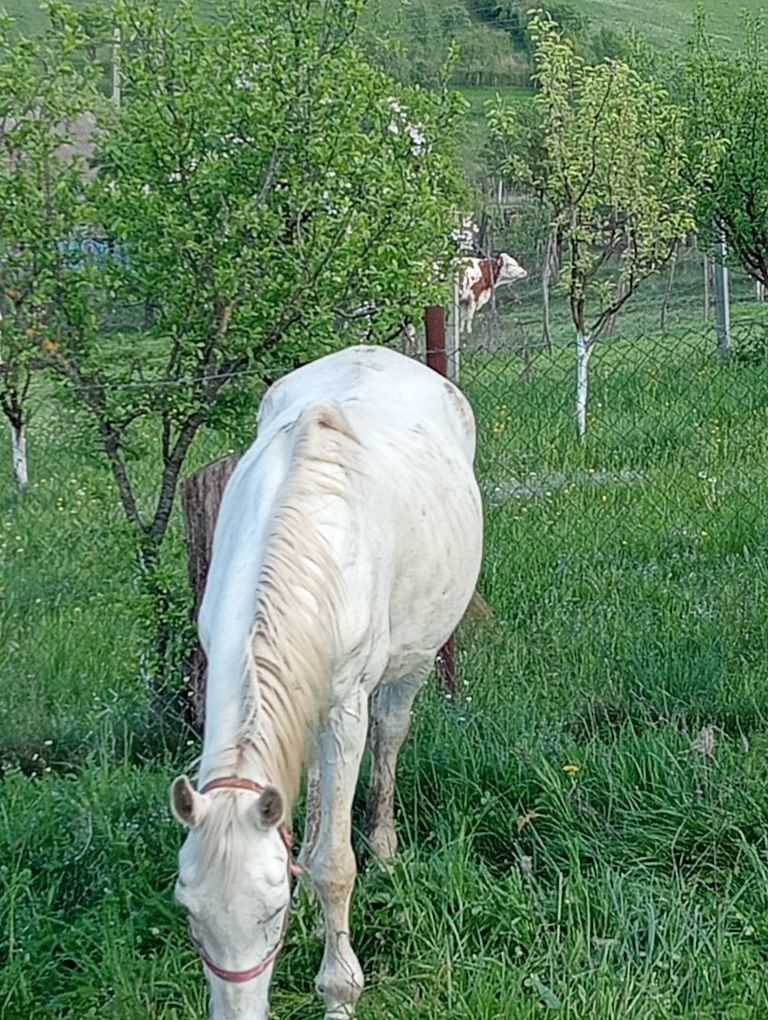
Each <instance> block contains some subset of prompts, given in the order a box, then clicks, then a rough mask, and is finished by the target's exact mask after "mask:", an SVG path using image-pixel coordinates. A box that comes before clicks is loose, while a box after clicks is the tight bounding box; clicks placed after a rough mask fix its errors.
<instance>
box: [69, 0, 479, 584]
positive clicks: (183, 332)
mask: <svg viewBox="0 0 768 1020" xmlns="http://www.w3.org/2000/svg"><path fill="white" fill-rule="evenodd" d="M359 6H360V5H359V3H358V2H357V0H330V2H329V3H327V4H323V5H322V6H320V5H316V4H313V3H311V2H309V0H290V2H288V3H285V4H282V5H280V6H279V9H278V7H277V6H276V5H269V4H252V3H250V2H246V0H227V2H226V3H224V4H222V9H221V10H220V14H221V17H220V18H219V19H218V20H217V21H216V22H215V23H208V22H205V21H203V20H201V19H200V18H199V17H198V16H197V15H196V14H195V12H194V10H193V7H192V4H191V3H185V4H180V5H176V6H175V8H174V9H173V10H172V11H170V12H165V11H163V10H161V9H160V8H159V6H158V5H156V4H154V3H151V2H144V0H116V2H115V3H114V5H113V6H112V8H111V11H110V13H111V17H112V21H113V24H114V25H115V26H116V27H118V28H119V30H120V33H121V38H122V40H123V43H124V45H123V47H122V52H121V70H122V94H123V105H122V106H121V107H120V108H119V109H118V108H112V109H111V111H109V112H107V111H104V112H103V113H102V115H101V117H102V120H101V124H100V127H101V128H102V134H101V137H100V141H99V149H98V173H97V174H96V175H95V177H94V178H93V180H92V181H91V182H90V185H89V189H88V192H89V193H88V206H87V209H84V210H83V213H82V215H83V217H84V218H85V219H86V220H87V221H88V222H89V223H91V224H93V225H95V227H96V228H97V229H98V230H99V231H100V232H102V233H104V234H105V235H107V236H109V238H110V239H111V241H112V243H113V246H114V251H115V253H116V254H115V257H113V258H110V259H100V260H94V261H93V262H91V263H89V264H88V265H86V266H81V267H80V280H79V285H78V286H77V287H73V286H67V287H61V288H59V290H58V291H57V294H56V304H55V319H56V336H57V350H56V352H55V353H54V354H52V355H51V356H50V358H49V360H50V363H51V364H53V365H54V367H55V368H57V369H58V371H59V372H60V373H61V375H62V376H63V377H64V378H65V379H66V380H67V382H68V383H69V385H70V388H71V391H72V392H73V393H74V395H75V396H76V397H77V399H78V400H79V401H80V402H81V404H82V405H83V406H84V407H85V408H86V409H87V410H88V412H89V413H90V415H91V418H92V420H93V421H94V423H95V425H96V427H97V429H98V433H99V435H100V437H101V442H102V446H103V449H104V451H105V453H106V455H107V457H108V459H109V463H110V465H111V468H112V472H113V475H114V479H115V482H116V485H117V488H118V491H119V494H120V499H121V503H122V507H123V510H124V513H125V516H126V518H127V520H128V521H129V522H130V523H131V525H132V526H133V527H134V529H135V531H136V534H137V536H138V538H139V540H140V545H141V549H142V558H143V562H144V563H145V565H150V564H152V563H153V562H154V561H155V559H156V555H157V551H158V549H159V547H160V544H161V542H162V540H163V537H164V535H165V533H166V530H167V528H168V524H169V521H170V518H171V512H172V508H173V503H174V496H175V492H176V487H177V483H178V479H179V476H180V472H181V469H182V466H183V464H184V462H185V459H186V457H187V455H188V453H189V450H190V448H191V446H192V444H193V442H194V439H195V437H196V436H197V434H198V433H199V431H200V429H201V428H203V427H205V426H208V425H217V424H222V423H223V422H226V421H232V419H233V417H235V418H237V419H238V420H239V421H240V423H241V426H242V427H243V428H244V429H246V426H245V420H244V419H247V421H248V427H247V431H248V432H250V427H249V426H250V421H251V416H250V410H249V409H250V408H252V406H253V399H254V396H256V395H258V393H259V390H260V386H261V384H262V383H263V382H264V381H265V380H268V379H270V378H274V377H275V376H276V375H278V374H280V373H281V372H283V371H284V370H286V369H288V368H290V367H292V366H293V365H294V364H297V363H299V362H301V361H303V360H305V359H307V358H309V357H312V356H316V355H318V354H320V353H321V352H323V351H325V350H329V349H331V348H333V347H334V346H338V345H339V344H340V343H341V342H342V341H341V339H340V337H339V335H338V333H337V332H336V331H335V323H336V322H337V320H338V316H339V313H340V312H343V311H344V310H345V309H348V308H349V307H350V306H351V305H354V304H359V303H360V302H361V300H365V301H370V302H373V303H374V304H375V305H376V306H377V308H378V309H379V314H378V316H377V319H376V323H375V336H378V337H379V338H382V337H384V336H386V335H388V334H391V333H392V332H393V330H394V329H395V328H396V326H397V325H398V324H399V323H400V321H401V320H402V317H403V316H404V315H406V314H408V313H412V314H415V313H416V312H417V310H418V309H419V308H420V307H421V306H422V305H423V303H424V302H425V301H426V300H428V299H429V298H430V297H435V296H436V294H437V293H438V292H439V291H438V289H437V288H436V285H435V283H434V282H433V272H432V266H433V261H434V260H435V259H437V260H439V259H441V258H444V259H447V258H449V257H450V254H451V241H450V234H451V228H452V226H453V223H454V222H455V210H456V208H457V203H458V201H459V198H460V195H461V182H460V177H459V174H458V171H457V169H456V162H455V158H454V152H453V134H454V124H455V120H456V116H457V112H458V106H457V103H456V101H455V100H454V99H453V98H452V97H451V96H450V94H449V93H448V92H447V91H446V90H442V91H436V92H430V93H428V92H425V91H423V90H409V89H405V88H403V87H399V86H397V85H396V84H395V83H394V82H393V81H392V80H391V79H390V78H389V77H388V76H387V75H386V74H385V73H384V72H382V71H380V70H378V69H376V68H374V67H373V66H371V65H370V64H369V63H368V62H367V61H366V60H365V59H364V57H363V56H362V54H361V53H360V51H359V50H358V48H357V47H356V45H355V44H354V42H353V35H354V31H355V19H356V15H357V13H358V10H359ZM147 308H149V309H150V310H151V315H149V316H145V317H144V319H143V320H142V318H141V316H140V315H139V312H140V311H143V310H145V309H147ZM147 442H152V443H154V444H155V445H156V448H157V450H158V454H159V456H158V468H157V476H156V477H155V478H154V479H152V480H150V481H149V482H148V480H147V479H145V478H140V477H138V476H137V475H136V473H135V469H134V466H133V463H132V460H131V455H130V452H131V450H132V448H133V447H134V446H135V445H136V444H139V443H147Z"/></svg>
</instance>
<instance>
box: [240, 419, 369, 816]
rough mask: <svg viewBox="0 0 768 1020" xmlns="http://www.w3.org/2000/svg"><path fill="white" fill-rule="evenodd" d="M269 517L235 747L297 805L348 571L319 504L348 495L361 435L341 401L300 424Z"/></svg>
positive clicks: (322, 701)
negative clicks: (325, 529) (321, 520)
mask: <svg viewBox="0 0 768 1020" xmlns="http://www.w3.org/2000/svg"><path fill="white" fill-rule="evenodd" d="M294 429H295V435H296V438H295V442H294V447H293V452H292V457H291V467H290V468H289V471H288V475H287V477H286V480H285V483H284V486H283V492H282V495H281V498H280V501H279V507H278V509H277V511H276V513H275V514H274V516H273V519H272V526H271V529H270V533H269V538H268V541H267V548H266V554H265V557H264V561H263V563H262V567H261V572H260V576H259V582H258V593H257V602H256V610H255V614H254V620H253V625H252V627H251V631H250V634H249V638H248V647H247V650H246V669H245V678H244V690H243V715H242V720H243V721H242V725H241V727H240V732H239V735H238V746H237V750H238V752H239V754H240V755H241V756H245V757H250V756H251V755H253V756H254V757H255V758H256V759H258V760H260V761H261V762H262V763H263V765H264V768H265V771H266V774H267V777H268V778H269V780H270V782H272V783H274V785H276V786H277V787H278V788H279V789H280V791H281V793H282V794H283V796H284V797H285V798H286V799H287V802H288V803H287V805H286V807H287V808H288V809H289V810H290V806H291V805H292V804H293V802H294V800H295V798H296V796H297V794H298V789H299V784H300V781H301V774H302V770H303V766H304V761H305V757H306V748H307V741H308V739H309V738H310V737H311V735H312V733H313V732H314V731H315V729H316V728H317V724H318V722H319V720H320V719H321V717H322V714H323V712H324V711H325V710H326V707H327V700H328V686H329V678H330V672H331V668H332V664H333V660H334V658H335V655H336V649H337V644H338V619H337V613H338V607H339V604H340V601H341V596H342V583H341V575H340V571H339V567H338V564H337V563H336V561H335V560H334V558H333V555H332V553H331V549H330V547H329V545H328V543H327V541H326V539H325V538H324V536H323V535H322V533H321V532H320V530H319V528H318V524H317V517H316V514H315V513H313V511H317V510H318V509H322V508H324V507H327V505H328V502H329V500H334V499H338V498H342V497H343V496H344V495H345V491H346V482H347V479H348V477H349V472H350V469H351V468H352V467H353V463H354V460H355V457H356V453H357V448H358V440H357V439H356V437H355V436H354V434H353V432H352V431H351V428H350V426H349V424H348V423H347V421H346V420H345V418H344V416H343V414H342V412H341V410H340V409H339V408H338V407H337V406H336V405H333V404H323V405H319V406H313V407H310V408H308V409H307V410H306V411H304V412H303V414H302V415H301V417H300V418H299V420H298V421H297V423H296V425H295V426H294Z"/></svg>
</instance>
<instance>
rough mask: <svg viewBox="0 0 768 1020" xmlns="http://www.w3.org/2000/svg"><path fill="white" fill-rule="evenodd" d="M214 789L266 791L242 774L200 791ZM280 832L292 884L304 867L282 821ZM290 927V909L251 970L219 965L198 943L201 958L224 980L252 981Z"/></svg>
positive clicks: (216, 781) (271, 959)
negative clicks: (264, 954) (269, 948)
mask: <svg viewBox="0 0 768 1020" xmlns="http://www.w3.org/2000/svg"><path fill="white" fill-rule="evenodd" d="M212 790H248V791H250V792H251V793H257V794H261V793H263V792H264V787H263V786H262V785H261V783H256V782H254V780H252V779H243V778H241V777H240V776H223V777H221V778H220V779H212V780H211V781H210V782H209V783H206V784H205V786H204V787H203V788H202V790H200V793H210V792H211V791H212ZM277 831H278V834H279V836H280V839H282V841H283V844H284V846H285V848H286V850H287V851H288V884H289V886H290V882H291V878H292V877H293V876H294V875H303V874H304V869H303V868H302V867H301V865H299V864H298V863H297V862H296V861H295V860H294V858H293V837H292V836H291V834H290V832H289V831H288V829H287V828H286V826H285V823H282V824H281V825H280V826H279V827H278V830H277ZM287 929H288V911H287V910H286V912H285V920H284V921H283V930H282V931H281V933H280V939H279V941H278V943H277V945H276V946H275V948H274V949H273V950H272V952H271V953H270V954H269V956H267V957H266V958H265V959H264V960H262V961H261V963H257V964H256V966H255V967H251V968H250V970H225V969H224V968H223V967H219V965H218V964H216V963H214V962H213V960H211V958H210V957H209V956H208V955H207V954H206V952H205V950H204V949H203V947H202V946H200V945H197V943H195V945H196V947H197V951H198V953H199V954H200V959H201V960H202V961H203V963H204V964H205V966H206V967H207V968H208V970H209V971H210V972H211V973H212V974H215V975H216V977H217V978H221V980H222V981H229V982H231V983H233V984H238V985H239V984H243V983H244V982H245V981H252V980H253V978H255V977H258V976H259V974H263V973H264V971H265V970H266V969H267V967H269V966H270V965H271V964H273V963H274V962H275V960H276V959H277V956H278V953H279V952H280V950H281V949H282V948H283V941H284V939H285V933H286V931H287Z"/></svg>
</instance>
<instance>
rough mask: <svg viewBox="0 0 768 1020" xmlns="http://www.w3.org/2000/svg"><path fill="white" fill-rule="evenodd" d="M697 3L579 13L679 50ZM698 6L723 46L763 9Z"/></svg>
mask: <svg viewBox="0 0 768 1020" xmlns="http://www.w3.org/2000/svg"><path fill="white" fill-rule="evenodd" d="M71 2H72V3H73V5H74V6H75V7H84V6H96V7H98V6H99V5H100V3H104V4H105V6H106V2H105V0H71ZM699 2H700V0H642V2H640V3H628V2H627V0H582V2H581V3H580V4H579V5H578V7H579V11H580V12H581V13H582V14H584V15H586V16H587V17H588V18H590V19H591V20H592V21H594V22H595V24H597V25H600V24H605V25H607V26H608V27H611V28H620V29H626V28H629V27H630V26H632V27H635V28H638V29H640V31H641V32H643V33H644V34H647V35H649V36H650V37H651V38H652V39H653V40H654V41H655V42H657V43H662V44H664V45H671V46H675V47H679V46H680V45H681V44H682V43H684V42H685V41H686V39H688V38H689V36H690V33H691V28H692V26H693V21H694V16H695V12H696V8H697V6H698V4H699ZM200 5H201V7H202V8H203V9H204V10H206V11H208V12H215V10H216V4H215V3H213V2H211V0H200ZM4 6H5V8H6V10H7V11H8V12H9V13H10V14H11V15H13V17H14V18H16V20H17V22H18V24H19V27H20V28H21V29H22V30H24V31H26V32H37V31H39V30H40V28H41V27H42V25H43V24H44V21H45V16H44V14H43V13H42V12H41V10H40V6H39V3H38V2H37V0H6V3H5V4H4ZM702 6H703V8H704V10H705V12H706V14H707V17H708V19H709V22H710V26H711V30H712V31H713V32H714V33H715V34H716V35H717V36H719V37H720V38H721V39H722V40H723V42H724V43H725V44H729V43H732V42H737V41H739V40H740V39H741V38H742V35H743V31H742V27H741V24H740V18H739V14H740V12H741V11H742V10H747V11H751V12H758V11H761V10H764V9H766V4H765V0H743V2H742V3H740V4H738V5H736V6H734V5H729V4H724V3H722V0H702Z"/></svg>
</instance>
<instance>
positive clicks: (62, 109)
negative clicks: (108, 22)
mask: <svg viewBox="0 0 768 1020" xmlns="http://www.w3.org/2000/svg"><path fill="white" fill-rule="evenodd" d="M50 14H51V26H50V29H49V32H48V34H47V36H46V37H45V38H43V39H36V40H34V41H32V40H28V39H24V38H20V37H19V36H17V34H16V30H15V26H14V23H13V21H12V20H11V19H10V18H6V17H3V18H1V19H0V408H2V411H3V414H4V415H5V417H6V418H7V420H8V422H9V424H10V427H11V437H12V447H13V449H12V461H13V472H14V477H15V480H16V484H17V486H18V488H19V489H24V488H26V487H27V484H28V478H29V473H28V468H27V455H26V426H27V419H28V416H29V409H28V405H29V401H28V397H29V394H30V384H31V380H32V373H33V371H34V370H35V368H39V367H40V366H41V364H42V363H43V360H44V357H45V355H46V351H49V350H50V349H51V345H52V344H53V341H52V340H51V339H50V337H49V336H48V328H47V327H48V320H49V315H50V305H51V301H52V300H53V297H54V294H55V293H56V291H57V289H58V288H59V287H60V286H61V284H62V274H64V273H65V272H66V268H65V265H64V262H65V255H64V252H63V246H65V245H66V243H67V242H68V241H71V240H72V239H73V237H74V233H75V231H76V228H78V227H79V226H80V225H81V222H82V203H83V197H84V181H83V176H82V174H83V163H82V160H81V159H80V158H78V154H77V149H76V145H75V138H74V136H73V128H74V127H75V119H76V115H77V114H78V113H79V112H80V111H81V110H82V109H83V103H84V102H85V103H86V104H87V97H88V96H89V95H91V96H92V95H93V92H94V83H93V80H92V79H91V78H90V77H89V76H88V74H86V73H84V72H83V71H82V70H81V69H80V66H79V65H80V61H79V60H78V56H79V53H80V49H81V46H82V43H83V36H82V34H81V33H80V32H79V31H78V29H77V24H76V22H74V21H73V20H72V19H71V18H69V17H67V15H66V11H63V10H61V9H59V8H58V7H56V6H52V7H51V9H50Z"/></svg>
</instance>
